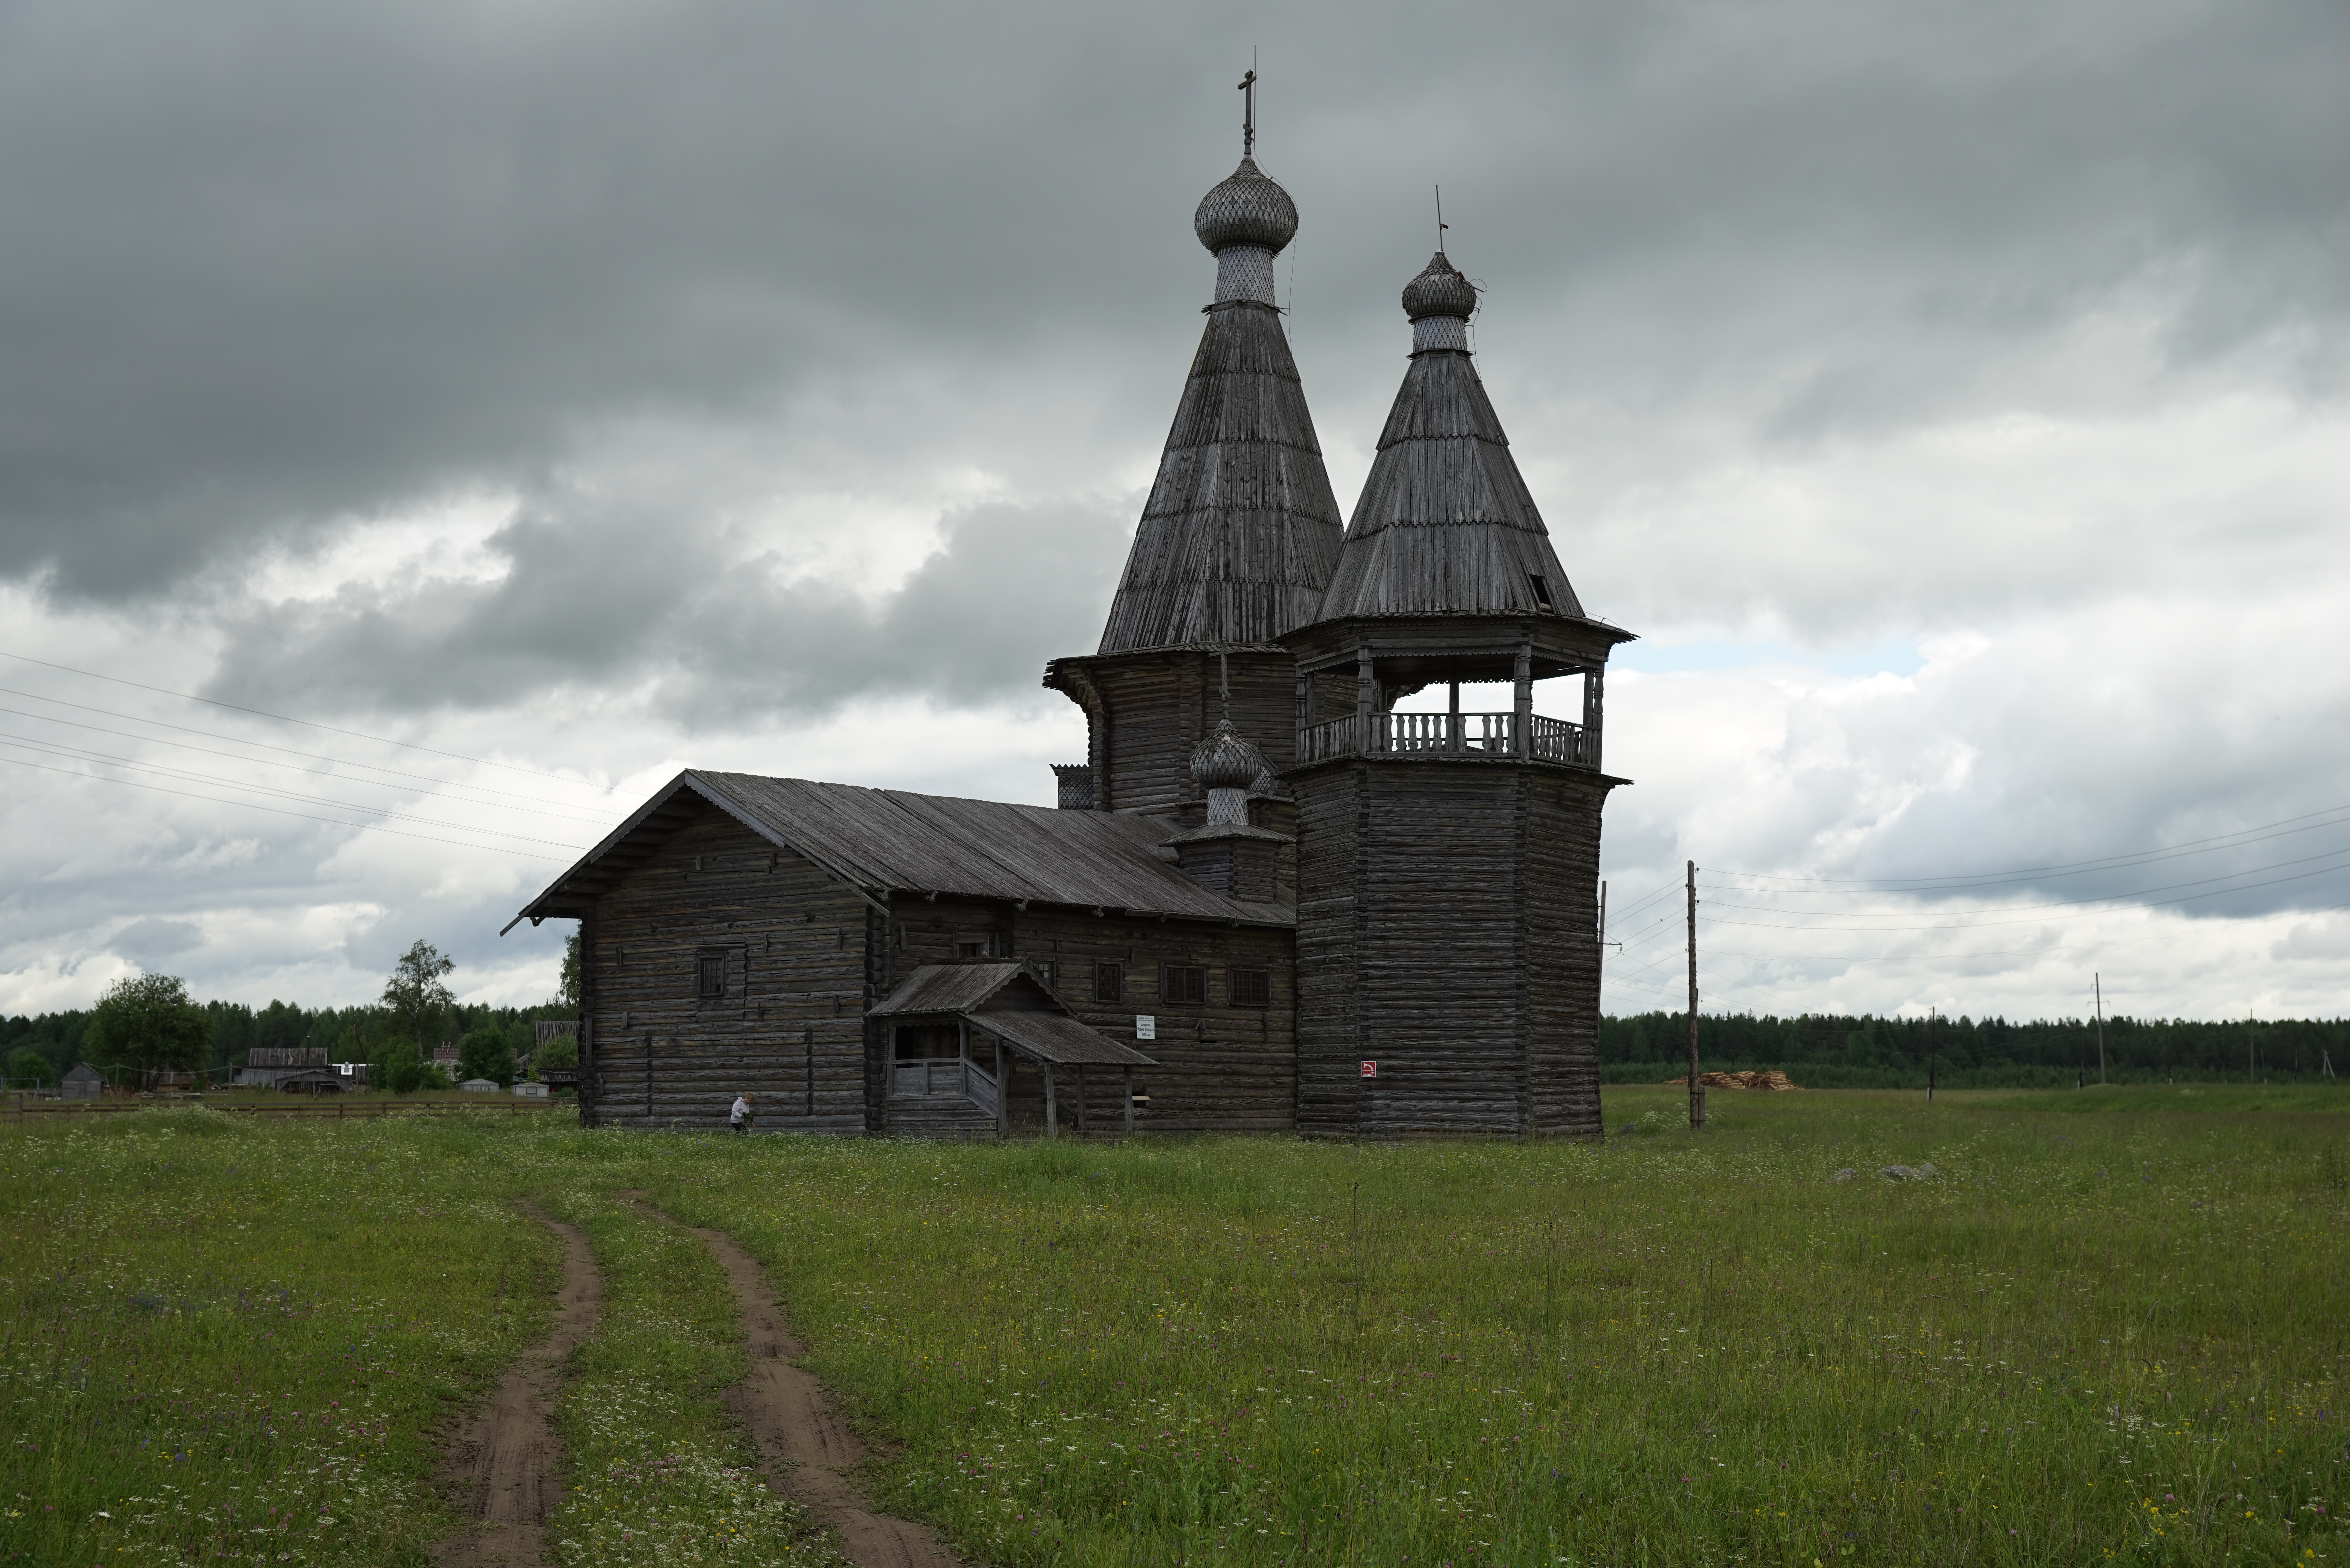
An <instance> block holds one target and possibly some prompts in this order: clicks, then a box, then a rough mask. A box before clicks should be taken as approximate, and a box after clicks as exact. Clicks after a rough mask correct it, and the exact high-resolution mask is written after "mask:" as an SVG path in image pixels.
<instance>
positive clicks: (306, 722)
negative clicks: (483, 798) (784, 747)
mask: <svg viewBox="0 0 2350 1568" xmlns="http://www.w3.org/2000/svg"><path fill="white" fill-rule="evenodd" d="M0 659H17V660H20V661H22V662H23V663H26V664H37V665H39V666H40V667H41V668H42V669H44V670H64V671H65V672H66V673H67V674H68V675H80V676H86V677H88V679H89V680H110V681H112V682H113V683H114V684H116V685H117V686H130V687H135V688H137V689H138V690H139V691H152V692H155V693H157V694H158V695H159V696H164V697H176V698H178V699H179V700H180V701H182V702H202V703H203V704H205V705H206V706H208V707H213V708H225V709H227V710H228V711H231V712H233V713H250V714H252V715H253V716H254V717H255V718H257V719H274V720H276V722H278V723H281V724H300V725H303V726H305V727H306V728H308V729H312V730H323V731H325V732H327V733H328V734H330V735H348V736H350V737H351V738H352V739H354V740H359V741H371V742H374V743H375V744H377V745H380V746H399V747H401V748H402V749H404V750H407V751H411V752H424V753H429V754H430V755H432V756H436V757H448V758H450V759H451V760H452V761H455V762H460V763H473V765H474V766H476V767H484V768H502V769H504V771H505V772H507V773H510V774H528V775H529V776H530V777H532V778H539V779H548V780H552V781H553V782H554V783H556V784H573V785H575V786H576V785H577V780H574V779H567V778H565V777H564V776H563V775H562V774H546V773H541V772H539V771H538V770H537V769H536V768H525V767H517V766H515V764H514V763H494V762H491V761H490V760H489V759H488V758H486V757H469V756H466V755H465V754H464V753H462V752H444V751H442V750H441V749H440V748H439V747H437V746H420V745H418V744H416V742H413V741H395V740H392V739H390V737H389V736H385V735H370V734H369V733H367V732H365V731H363V730H345V729H340V728H338V727H337V726H336V725H333V724H321V723H319V722H317V721H316V720H315V719H296V718H290V717H288V716H287V715H286V714H284V713H272V712H268V711H265V710H263V709H260V708H246V707H244V706H242V705H240V704H238V703H235V702H223V701H219V700H218V699H216V698H212V697H198V696H196V695H195V694H194V693H192V692H188V691H172V690H171V689H170V688H169V687H165V686H150V685H148V684H147V683H146V682H145V681H143V680H125V679H124V678H123V677H121V676H120V675H101V674H99V672H98V671H97V670H78V669H76V668H75V667H74V666H72V665H70V664H53V663H51V662H50V661H49V660H47V659H35V658H34V657H33V656H32V655H30V654H28V653H11V652H10V651H9V650H8V649H5V648H0Z"/></svg>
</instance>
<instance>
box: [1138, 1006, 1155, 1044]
mask: <svg viewBox="0 0 2350 1568" xmlns="http://www.w3.org/2000/svg"><path fill="white" fill-rule="evenodd" d="M1134 1037H1135V1038H1136V1039H1137V1040H1156V1039H1158V1038H1159V1020H1158V1019H1156V1018H1154V1017H1152V1016H1151V1015H1150V1014H1149V1013H1148V1012H1138V1013H1136V1014H1135V1015H1134Z"/></svg>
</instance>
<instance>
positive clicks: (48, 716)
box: [0, 686, 605, 825]
mask: <svg viewBox="0 0 2350 1568" xmlns="http://www.w3.org/2000/svg"><path fill="white" fill-rule="evenodd" d="M5 691H9V689H8V688H7V687H5V686H0V692H5ZM11 694H12V695H17V696H33V697H35V699H36V701H52V702H53V701H57V699H56V698H53V697H52V698H42V697H39V696H38V695H37V694H36V693H31V692H13V693H11ZM66 706H67V707H69V708H76V709H79V710H81V711H84V712H89V713H106V714H107V715H108V716H109V718H116V719H127V720H129V721H130V722H132V723H136V724H152V723H160V722H161V721H160V720H154V719H141V718H140V717H139V716H138V715H137V714H135V713H113V712H110V711H109V710H107V709H104V708H91V707H89V706H88V705H87V704H85V703H80V702H68V703H67V704H66ZM0 713H7V714H12V715H14V716H15V717H16V718H19V719H30V720H32V721H33V722H35V723H36V724H62V725H64V726H65V727H66V728H68V729H72V730H88V731H89V732H91V733H92V734H98V735H113V736H116V737H118V738H120V739H121V740H125V741H137V742H140V743H141V744H144V745H150V746H174V747H177V748H179V749H180V750H182V751H187V752H200V753H203V755H205V756H208V757H225V758H227V759H228V760H229V761H230V762H234V763H251V764H252V765H253V766H255V767H262V768H284V769H286V770H287V771H289V772H293V773H302V774H315V775H317V776H318V777H321V778H334V779H341V780H343V781H344V782H345V783H347V784H364V785H366V786H367V787H369V788H370V789H404V788H406V787H407V786H406V785H404V784H388V783H384V782H382V781H380V780H377V779H362V778H352V777H350V776H349V775H348V774H340V773H337V772H335V771H334V770H333V769H332V768H306V767H300V766H297V765H296V764H295V763H278V762H272V761H270V760H269V759H268V758H266V757H248V756H244V755H242V754H240V753H235V752H224V751H219V750H216V749H214V748H213V747H211V746H199V745H195V744H193V743H192V742H187V741H170V740H164V739H162V738H161V737H159V736H155V735H141V734H139V733H137V732H133V731H130V730H109V729H108V728H107V727H106V726H105V725H103V724H85V723H83V722H80V721H79V720H78V719H60V718H58V717H57V716H56V715H55V714H52V713H28V712H26V711H25V710H23V709H22V708H0ZM164 727H165V728H166V729H172V730H186V732H188V733H189V734H192V735H212V738H213V739H214V740H221V741H227V742H230V743H231V744H233V745H242V746H256V747H259V748H260V749H261V750H263V751H270V752H280V753H284V754H286V756H289V757H306V758H308V759H309V760H311V761H313V762H321V763H334V764H335V765H336V766H337V767H346V768H359V769H363V770H365V771H367V772H369V773H381V774H391V775H392V777H394V778H399V779H409V780H415V781H420V782H422V783H424V784H437V785H440V786H442V787H441V788H439V789H428V790H424V791H421V792H419V793H421V794H428V795H442V796H443V797H444V798H446V799H449V800H452V801H456V802H458V803H459V804H461V805H483V806H487V807H489V808H490V809H491V810H493V811H527V812H533V813H536V815H541V816H553V817H557V818H559V819H561V820H563V821H566V822H584V823H587V824H590V825H594V824H598V823H601V822H603V821H604V820H605V818H603V817H601V816H591V815H587V813H585V812H575V811H569V810H566V809H564V808H562V807H560V806H556V807H548V806H543V805H505V804H504V802H501V801H494V800H469V799H466V798H465V797H464V796H463V795H460V794H447V793H446V792H447V791H452V790H461V789H470V790H473V791H475V792H476V793H479V794H497V795H505V796H506V797H507V798H508V799H510V800H517V801H527V800H535V799H536V798H538V797H536V796H535V795H524V794H514V793H513V792H511V791H508V790H494V789H484V788H483V787H482V786H480V785H478V784H457V783H455V782H454V781H452V780H448V779H436V778H433V777H432V776H431V775H429V774H409V773H400V772H399V771H398V770H396V769H392V768H378V767H372V766H370V765H369V764H368V763H347V762H345V761H343V759H341V758H339V757H330V756H325V755H322V754H320V753H316V752H296V751H290V750H288V749H287V748H286V747H284V746H270V745H265V744H263V742H259V741H245V740H240V739H239V738H238V737H236V736H234V735H213V734H212V732H210V731H207V730H190V729H188V728H187V726H185V725H182V724H169V725H165V726H164Z"/></svg>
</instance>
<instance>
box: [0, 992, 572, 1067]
mask: <svg viewBox="0 0 2350 1568" xmlns="http://www.w3.org/2000/svg"><path fill="white" fill-rule="evenodd" d="M204 1012H206V1013H208V1014H210V1015H211V1018H212V1023H213V1048H212V1056H211V1059H210V1065H212V1066H214V1067H235V1066H242V1065H244V1054H245V1053H246V1052H247V1051H250V1050H253V1049H254V1048H255V1047H256V1046H286V1045H290V1046H311V1047H318V1048H323V1049H324V1050H325V1051H326V1053H327V1059H328V1061H331V1062H370V1063H372V1062H380V1061H381V1060H382V1059H383V1050H384V1047H385V1046H386V1045H387V1044H390V1040H391V1037H392V1035H393V1034H394V1033H395V1032H396V1026H395V1025H394V1023H393V1022H392V1018H391V1015H390V1013H389V1012H385V1011H384V1010H383V1009H382V1008H380V1007H377V1006H372V1005H361V1006H358V1007H317V1008H311V1007H302V1006H298V1005H296V1003H294V1002H271V1003H270V1004H269V1005H268V1006H266V1007H264V1008H261V1009H258V1010H255V1009H254V1008H251V1007H247V1006H245V1005H244V1003H243V1002H206V1003H205V1004H204ZM577 1015H578V1010H577V1008H573V1007H567V1006H565V1005H564V1004H563V1003H561V1002H546V1003H543V1004H542V1005H540V1006H536V1007H466V1006H462V1005H460V1006H456V1007H450V1008H445V1009H443V1010H442V1015H441V1024H440V1027H439V1028H438V1029H436V1030H434V1031H433V1032H432V1033H433V1035H434V1038H435V1040H436V1042H437V1041H439V1040H443V1039H445V1040H447V1041H448V1042H450V1043H451V1044H454V1043H455V1042H457V1041H458V1040H460V1039H463V1037H464V1036H465V1035H466V1034H467V1033H471V1032H472V1031H473V1030H475V1029H479V1028H480V1027H482V1026H483V1025H484V1024H485V1023H495V1024H499V1025H502V1026H504V1027H506V1028H508V1029H512V1028H513V1027H514V1026H515V1024H517V1023H529V1022H531V1021H532V1020H534V1019H539V1018H573V1017H577ZM88 1024H89V1013H88V1012H87V1011H84V1010H78V1011H75V1012H44V1013H42V1014H40V1015H39V1016H38V1017H36V1018H27V1017H25V1016H24V1015H22V1014H21V1013H20V1014H18V1015H17V1016H16V1017H14V1018H10V1019H5V1020H0V1060H5V1058H7V1057H8V1056H11V1055H13V1054H16V1052H17V1051H18V1050H20V1049H23V1048H25V1047H27V1046H29V1047H31V1048H32V1049H33V1050H35V1051H37V1052H39V1053H40V1054H42V1055H44V1056H46V1057H47V1058H48V1060H49V1064H50V1066H51V1067H52V1068H53V1069H55V1070H56V1071H57V1073H59V1074H63V1073H66V1072H68V1070H70V1069H71V1068H72V1066H73V1064H75V1063H77V1062H78V1061H80V1060H81V1059H82V1054H81V1044H82V1031H83V1030H84V1029H86V1028H87V1027H88Z"/></svg>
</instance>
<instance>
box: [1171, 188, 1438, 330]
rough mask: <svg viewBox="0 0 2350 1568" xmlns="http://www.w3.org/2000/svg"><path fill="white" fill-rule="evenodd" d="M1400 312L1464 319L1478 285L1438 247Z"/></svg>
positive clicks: (1406, 291)
mask: <svg viewBox="0 0 2350 1568" xmlns="http://www.w3.org/2000/svg"><path fill="white" fill-rule="evenodd" d="M1206 210H1207V209H1205V208H1204V207H1203V208H1201V211H1202V212H1205V211H1206ZM1403 313H1404V314H1405V315H1406V316H1408V317H1410V318H1411V319H1412V320H1414V321H1418V320H1419V319H1421V318H1422V317H1430V316H1457V317H1460V318H1461V320H1463V321H1466V320H1468V319H1469V317H1471V316H1473V315H1475V314H1476V313H1477V286H1476V285H1475V284H1473V283H1471V282H1470V281H1469V280H1468V279H1467V278H1465V277H1463V276H1461V272H1460V269H1459V268H1457V267H1455V266H1454V265H1452V264H1451V262H1449V261H1447V260H1446V259H1445V257H1444V253H1443V252H1442V251H1439V252H1437V253H1436V254H1434V255H1433V256H1431V257H1430V258H1429V262H1428V265H1427V266H1426V267H1424V268H1423V269H1421V271H1420V275H1419V276H1418V277H1416V278H1413V279H1412V280H1411V281H1410V282H1409V283H1408V284H1405V285H1404V286H1403Z"/></svg>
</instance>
